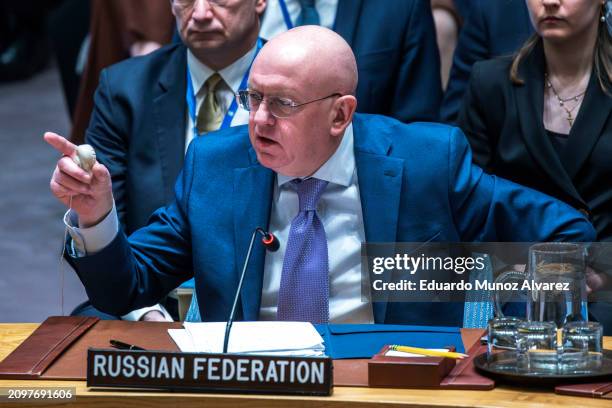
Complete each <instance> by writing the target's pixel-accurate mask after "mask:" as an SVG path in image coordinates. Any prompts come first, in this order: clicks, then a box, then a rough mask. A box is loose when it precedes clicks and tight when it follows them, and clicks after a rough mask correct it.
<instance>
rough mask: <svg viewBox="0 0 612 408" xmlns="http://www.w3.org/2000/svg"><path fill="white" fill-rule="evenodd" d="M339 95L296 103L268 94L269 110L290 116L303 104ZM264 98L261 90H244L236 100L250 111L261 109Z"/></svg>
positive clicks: (239, 92)
mask: <svg viewBox="0 0 612 408" xmlns="http://www.w3.org/2000/svg"><path fill="white" fill-rule="evenodd" d="M337 96H342V94H340V93H337V92H336V93H333V94H331V95H327V96H324V97H323V98H319V99H313V100H312V101H308V102H303V103H296V102H294V101H292V100H291V99H288V98H281V97H278V96H266V97H265V99H266V104H267V105H268V110H269V111H270V113H271V114H272V116H274V117H276V118H281V119H283V118H288V117H289V116H291V115H293V114H294V113H296V112H297V111H298V110H299V109H300V108H301V107H302V106H304V105H308V104H310V103H314V102H319V101H322V100H324V99H328V98H334V97H337ZM263 100H264V96H263V95H262V94H260V93H259V92H255V91H249V90H242V91H238V94H237V95H236V101H238V104H239V105H240V107H241V108H242V109H244V110H247V111H249V112H251V111H257V109H259V105H261V103H262V102H263Z"/></svg>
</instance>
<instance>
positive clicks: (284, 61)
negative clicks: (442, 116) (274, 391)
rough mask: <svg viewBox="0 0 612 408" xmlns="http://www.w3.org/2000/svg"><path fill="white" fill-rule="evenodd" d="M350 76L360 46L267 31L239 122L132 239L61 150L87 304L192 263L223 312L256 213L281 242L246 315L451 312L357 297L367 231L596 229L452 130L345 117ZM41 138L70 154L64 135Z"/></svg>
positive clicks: (407, 318) (423, 318)
mask: <svg viewBox="0 0 612 408" xmlns="http://www.w3.org/2000/svg"><path fill="white" fill-rule="evenodd" d="M356 85H357V67H356V63H355V58H354V55H353V53H352V52H351V49H350V47H349V46H348V44H347V43H346V42H345V41H344V40H343V39H342V38H341V37H340V36H338V35H337V34H335V33H333V32H332V31H330V30H328V29H325V28H320V27H316V26H307V27H299V28H296V29H294V30H291V31H289V32H287V33H285V34H282V35H280V36H278V37H276V38H275V39H274V40H272V41H270V42H269V43H267V44H266V45H265V46H264V47H263V49H262V50H261V52H260V53H259V55H258V57H257V58H256V60H255V62H254V65H253V67H252V70H251V75H250V77H249V86H248V89H247V90H243V91H241V92H240V94H239V95H240V100H241V103H242V105H243V107H244V108H245V109H247V110H249V111H250V117H249V126H248V129H247V128H246V127H236V128H231V129H227V130H222V131H220V132H218V133H217V134H215V135H211V136H209V137H207V138H200V139H197V140H196V141H195V142H194V143H192V144H191V146H190V148H189V152H188V154H187V157H186V160H185V166H184V168H183V171H182V173H181V175H180V176H179V179H178V182H177V185H176V189H175V191H176V193H175V200H174V201H173V202H172V204H170V205H169V206H167V207H166V208H162V209H160V210H158V211H157V212H156V213H155V214H154V215H153V217H152V219H151V222H150V224H149V225H148V226H146V227H144V228H142V229H140V230H138V231H136V232H135V233H134V234H132V235H131V236H130V238H129V239H128V238H127V237H126V236H125V234H124V233H123V232H121V231H119V229H118V227H117V216H116V210H115V208H114V205H113V197H112V193H111V187H110V178H109V174H108V170H107V169H106V168H105V167H104V166H103V165H101V164H99V163H97V164H95V166H94V167H93V169H92V172H91V173H86V172H84V171H83V170H81V169H80V168H79V167H77V166H76V165H75V163H74V162H73V161H72V160H71V159H70V158H69V157H64V158H62V159H60V160H59V161H58V164H57V167H56V169H55V171H54V174H53V176H52V180H51V189H52V191H53V193H54V194H55V195H56V196H57V197H58V198H59V199H60V200H61V201H62V202H63V203H65V204H66V205H68V204H69V203H70V204H71V207H72V210H71V213H70V214H69V215H70V216H71V217H72V218H73V219H72V224H73V225H72V226H71V228H70V233H71V236H72V239H73V240H72V243H71V245H70V246H69V252H70V254H71V255H70V260H71V262H73V264H74V266H75V269H76V270H77V273H78V275H79V277H80V279H81V280H82V281H83V283H84V285H85V287H86V289H87V293H88V295H89V297H90V299H91V300H92V302H93V304H94V305H96V306H97V307H98V308H100V309H101V310H104V311H107V312H110V313H118V314H120V313H123V312H124V311H125V310H129V309H131V308H134V307H142V306H146V305H149V304H152V303H155V302H156V301H157V300H158V299H159V298H160V297H161V296H163V295H164V294H166V293H167V292H168V291H169V290H171V289H172V288H174V287H176V286H177V285H178V284H180V283H181V282H182V281H184V280H186V279H189V278H190V277H191V276H192V275H193V276H194V277H195V287H196V292H197V296H198V300H199V304H200V313H201V316H202V320H205V321H219V320H225V319H227V316H228V314H229V311H230V307H231V305H232V300H233V297H234V291H235V289H236V286H237V282H238V279H239V272H240V269H241V265H242V263H243V261H244V256H245V254H246V250H247V247H248V244H249V240H250V233H251V231H253V229H254V228H255V227H257V226H263V227H266V228H267V229H269V230H270V231H271V232H272V233H274V234H275V235H276V236H277V237H278V238H279V241H280V242H281V248H280V250H279V251H277V252H275V253H273V254H264V251H263V249H262V248H255V249H254V252H253V257H252V259H251V262H250V267H249V269H248V270H247V272H246V277H245V286H244V289H243V291H242V296H241V308H240V311H239V317H240V318H242V319H246V320H257V319H266V320H272V319H281V320H307V321H313V322H326V321H330V322H334V323H338V322H340V323H348V322H353V323H369V322H377V323H416V324H436V325H455V326H458V325H461V315H462V313H463V312H462V308H458V307H456V305H453V304H426V303H422V304H418V305H412V306H411V307H407V305H406V304H403V303H387V302H376V303H369V302H363V301H362V300H361V292H360V290H361V273H360V246H361V243H362V242H365V241H367V242H397V241H399V242H401V241H405V242H415V241H416V242H419V241H506V240H515V241H539V240H549V239H556V240H574V241H581V240H587V241H588V240H591V239H593V238H594V230H593V228H592V226H591V225H590V224H589V223H588V221H586V220H585V218H584V217H583V216H582V215H581V214H580V213H578V212H577V211H575V210H573V209H572V208H571V207H569V206H567V205H565V204H563V203H561V202H559V201H556V200H554V199H552V198H550V197H548V196H545V195H543V194H541V193H538V192H536V191H533V190H530V189H527V188H524V187H521V186H519V185H516V184H513V183H511V182H508V181H506V180H503V179H500V178H497V177H494V176H490V175H487V174H485V173H483V171H482V170H481V169H480V168H478V167H476V166H474V165H473V164H472V161H471V154H470V150H469V147H468V144H467V142H466V140H465V138H464V136H463V134H462V133H461V132H460V131H459V130H458V129H455V128H451V127H447V126H443V125H435V124H411V125H405V124H403V123H401V122H398V121H396V120H394V119H390V118H385V117H382V116H374V115H364V114H355V115H354V112H355V108H356V105H357V100H356V98H355V97H354V91H355V88H356ZM45 139H46V141H47V142H48V143H50V144H51V145H52V146H54V147H55V148H56V149H57V150H59V151H60V152H62V153H63V154H64V155H66V156H71V155H73V154H74V149H75V146H74V145H72V144H71V143H69V142H68V141H66V140H65V139H63V138H61V137H60V136H58V135H55V134H52V133H47V134H45ZM77 215H78V221H77V220H75V219H74V218H76V216H77ZM68 218H70V217H68ZM77 222H78V227H77V224H76V223H77Z"/></svg>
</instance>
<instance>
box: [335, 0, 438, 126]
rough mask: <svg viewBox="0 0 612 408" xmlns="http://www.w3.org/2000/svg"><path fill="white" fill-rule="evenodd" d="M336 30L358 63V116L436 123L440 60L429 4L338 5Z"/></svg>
mask: <svg viewBox="0 0 612 408" xmlns="http://www.w3.org/2000/svg"><path fill="white" fill-rule="evenodd" d="M334 30H335V31H336V32H337V33H338V34H340V35H341V36H342V37H343V38H344V39H345V40H346V42H348V43H349V45H350V46H351V48H352V49H353V52H354V53H355V56H356V58H357V68H358V71H359V84H358V85H357V101H358V104H357V111H358V112H364V113H377V114H381V115H385V116H391V117H393V118H396V119H399V120H401V121H402V122H415V121H437V120H438V113H439V110H440V103H441V101H442V85H441V80H440V56H439V53H438V46H437V43H436V32H435V26H434V22H433V17H432V15H431V8H430V4H429V1H422V0H385V1H384V2H383V1H380V0H339V1H338V11H337V13H336V21H335V25H334Z"/></svg>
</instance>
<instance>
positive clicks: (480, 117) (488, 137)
mask: <svg viewBox="0 0 612 408" xmlns="http://www.w3.org/2000/svg"><path fill="white" fill-rule="evenodd" d="M481 66H482V65H481V63H477V64H475V65H474V69H473V70H472V75H471V77H470V81H469V85H468V89H467V92H466V94H465V99H464V101H463V105H462V107H461V112H460V114H459V119H458V121H457V126H458V127H459V128H461V129H462V130H463V132H465V135H466V136H467V139H468V142H469V143H470V146H471V148H472V152H473V154H474V163H476V164H477V165H479V166H481V167H482V168H484V169H485V170H487V171H488V172H492V171H491V167H492V165H493V155H494V152H495V150H496V145H497V142H496V140H497V138H496V137H495V135H494V134H493V133H494V132H493V130H492V128H493V126H491V125H490V123H491V122H492V121H494V120H495V119H494V118H493V117H492V114H491V112H489V111H487V101H488V103H489V104H490V103H491V102H490V101H495V104H494V105H495V109H497V110H499V111H502V110H503V107H502V99H503V98H502V97H501V95H494V93H493V92H491V91H490V89H489V88H490V86H489V85H490V83H489V81H487V80H483V79H482V78H481ZM490 79H491V78H489V80H490ZM508 81H509V80H508Z"/></svg>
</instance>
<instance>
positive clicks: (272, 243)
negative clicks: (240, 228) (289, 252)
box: [223, 227, 280, 354]
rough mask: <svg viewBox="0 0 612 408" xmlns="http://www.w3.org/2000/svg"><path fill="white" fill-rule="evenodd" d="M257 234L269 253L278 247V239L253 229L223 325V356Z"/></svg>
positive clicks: (260, 229)
mask: <svg viewBox="0 0 612 408" xmlns="http://www.w3.org/2000/svg"><path fill="white" fill-rule="evenodd" d="M257 234H260V235H261V243H262V244H263V246H264V247H265V248H266V249H267V250H268V251H270V252H276V251H277V250H278V248H279V247H280V242H278V238H276V237H275V236H274V234H272V233H271V232H267V231H265V230H264V229H263V228H261V227H257V228H255V230H254V231H253V234H252V235H251V242H250V243H249V249H248V250H247V255H246V258H245V259H244V265H243V266H242V273H241V274H240V280H239V281H238V288H237V289H236V294H235V295H234V304H233V305H232V311H231V312H230V315H229V318H228V319H227V324H226V325H225V336H224V337H223V354H225V353H227V346H228V343H229V335H230V331H231V329H232V323H234V316H235V315H236V305H237V304H238V298H239V297H240V292H241V291H242V283H243V282H244V275H245V274H246V270H247V267H248V265H249V260H250V259H251V251H252V250H253V244H254V243H255V236H257Z"/></svg>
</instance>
